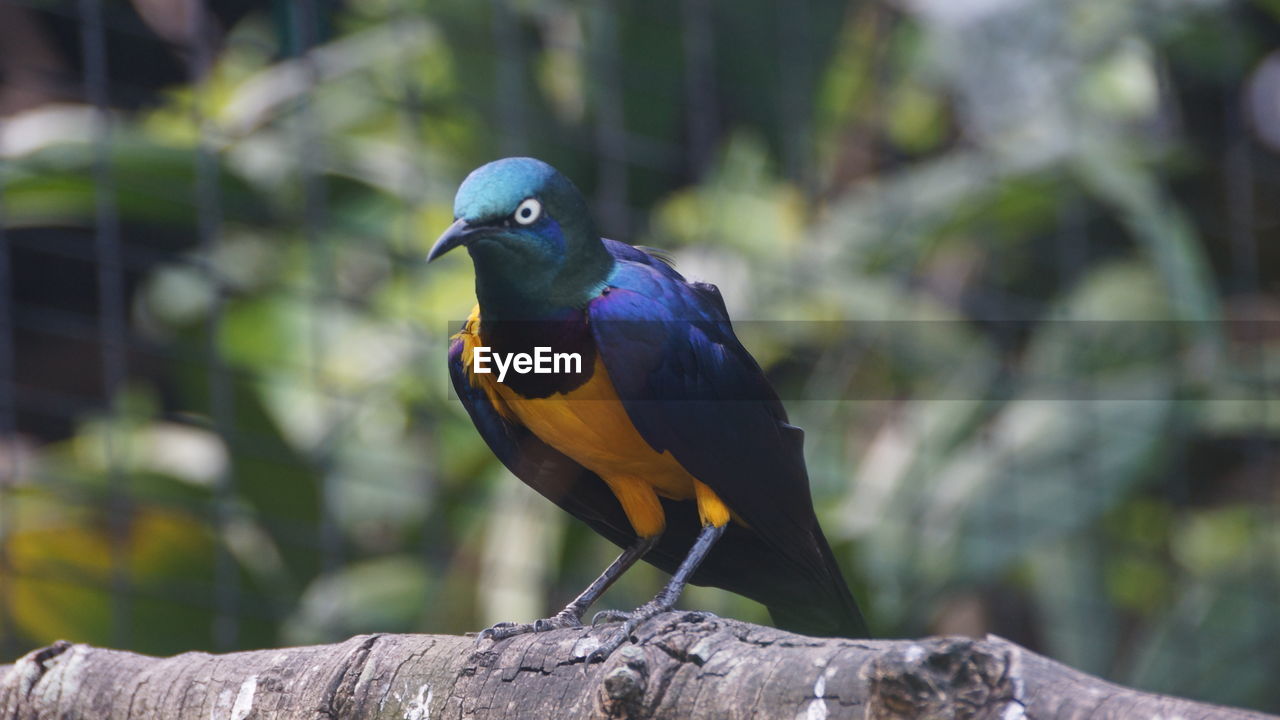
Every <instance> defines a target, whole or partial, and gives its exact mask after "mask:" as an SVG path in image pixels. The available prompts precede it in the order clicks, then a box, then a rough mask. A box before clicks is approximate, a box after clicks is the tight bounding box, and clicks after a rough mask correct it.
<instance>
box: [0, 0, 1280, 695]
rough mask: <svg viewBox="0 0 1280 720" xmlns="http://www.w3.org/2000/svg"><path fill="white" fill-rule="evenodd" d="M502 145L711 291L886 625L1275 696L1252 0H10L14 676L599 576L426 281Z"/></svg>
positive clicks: (4, 403)
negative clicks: (473, 387)
mask: <svg viewBox="0 0 1280 720" xmlns="http://www.w3.org/2000/svg"><path fill="white" fill-rule="evenodd" d="M512 154H530V155H536V156H538V157H541V158H543V159H545V160H547V161H549V162H551V163H553V164H554V165H556V166H558V167H559V168H560V169H561V170H563V171H564V172H565V173H566V174H568V175H569V176H570V177H572V178H573V179H574V180H575V181H576V182H577V183H578V184H579V185H580V186H581V187H582V188H583V190H584V191H585V192H586V193H587V194H588V196H589V197H590V198H591V200H592V201H593V204H594V207H595V209H596V211H597V213H598V217H599V220H600V223H601V225H602V227H603V228H604V230H605V231H606V232H607V233H608V234H609V235H610V236H612V237H616V238H619V239H623V240H627V241H630V242H633V243H637V244H645V245H652V246H657V247H660V248H664V249H667V250H669V251H671V253H672V255H673V256H674V258H675V262H676V263H677V266H678V267H679V268H680V269H681V270H682V271H684V272H685V273H686V275H689V276H691V277H694V278H698V279H703V280H708V281H711V282H715V283H717V284H718V285H719V286H720V287H721V289H722V291H723V294H724V297H725V299H726V301H727V302H728V305H729V309H730V312H731V313H732V314H733V316H734V317H735V318H736V319H737V320H738V322H737V327H738V329H739V334H740V335H741V336H742V338H743V340H744V342H745V343H746V344H747V346H748V347H749V348H750V349H751V351H752V352H753V353H754V354H755V355H756V356H757V358H759V359H760V361H761V362H762V364H763V365H764V366H765V367H766V368H767V369H768V371H769V373H770V376H771V377H772V379H773V380H774V382H775V384H776V385H777V386H778V388H779V391H780V393H781V394H782V395H783V397H784V399H785V401H786V403H787V405H788V408H789V410H790V412H791V414H792V420H793V421H794V422H796V423H797V424H799V425H801V426H802V427H804V428H805V429H806V430H807V433H808V441H807V455H808V458H809V467H810V474H811V476H812V485H813V492H814V495H815V500H816V502H817V504H818V509H819V515H820V517H821V519H822V521H823V525H824V527H825V529H826V532H827V534H828V536H829V537H830V539H831V541H832V543H833V545H835V547H836V551H837V553H838V555H839V557H840V559H841V561H842V563H843V567H844V571H845V573H846V576H847V577H848V578H849V580H850V582H851V583H852V584H853V586H854V588H855V594H856V595H857V596H858V598H859V599H860V601H861V603H862V604H863V607H864V609H865V611H866V613H867V615H868V618H869V620H870V622H871V625H872V627H873V629H874V630H875V631H876V633H877V634H878V635H880V636H888V637H895V636H918V635H923V634H927V633H971V634H981V633H986V632H995V633H998V634H1000V635H1002V636H1004V637H1007V638H1010V639H1012V640H1014V641H1017V642H1019V643H1022V644H1024V645H1027V646H1029V647H1031V648H1033V649H1035V650H1037V651H1039V652H1042V653H1045V654H1048V655H1050V656H1052V657H1054V658H1056V659H1058V660H1061V661H1063V662H1065V663H1068V664H1070V665H1073V666H1075V667H1077V668H1080V669H1082V670H1085V671H1088V672H1091V673H1097V674H1099V675H1102V676H1103V677H1106V678H1109V679H1112V680H1115V681H1117V682H1120V683H1124V684H1127V685H1134V686H1137V687H1139V688H1145V689H1151V690H1158V691H1168V692H1176V693H1177V694H1180V695H1184V696H1189V697H1192V698H1197V699H1203V700H1211V701H1217V702H1223V703H1230V704H1236V705H1242V706H1248V707H1253V708H1258V709H1263V710H1270V711H1272V712H1277V711H1280V685H1277V683H1276V682H1275V678H1276V677H1278V676H1280V522H1278V520H1280V354H1278V353H1280V2H1276V0H1252V1H1248V0H1240V1H1238V2H1228V1H1226V0H1133V1H1131V2H1115V0H898V1H896V2H885V1H871V0H857V1H844V2H841V1H826V0H821V1H820V0H799V1H795V0H791V1H784V0H737V1H736V2H713V1H712V0H654V1H650V2H644V3H640V2H634V3H624V2H616V1H603V2H577V1H573V0H511V1H510V2H509V1H508V0H493V1H492V2H474V1H465V0H432V1H430V2H418V1H413V0H361V1H360V2H355V1H348V2H341V1H337V0H211V1H209V2H201V1H200V0H169V1H167V2H166V1H162V0H131V1H126V0H78V1H73V0H0V663H3V662H10V661H12V660H13V659H14V658H16V657H18V656H19V655H20V654H22V653H23V652H25V651H27V650H30V649H32V648H34V647H37V646H40V645H42V644H45V643H49V642H51V641H53V640H55V639H58V638H66V639H70V640H73V641H81V642H90V643H96V644H102V645H109V646H114V647H120V648H130V649H135V650H138V651H142V652H147V653H161V654H168V653H176V652H181V651H185V650H191V649H205V650H214V651H228V650H235V649H240V648H258V647H268V646H279V645H290V644H299V643H316V642H329V641H335V640H339V639H343V638H345V637H348V636H350V635H352V634H354V633H360V632H369V631H388V632H417V631H421V632H438V633H461V632H464V631H474V630H477V629H480V628H482V627H485V626H487V625H489V624H491V623H493V622H496V621H499V620H525V619H531V618H534V617H541V616H544V615H546V614H547V613H548V612H550V611H552V610H554V609H557V608H559V607H560V606H561V605H562V604H563V603H564V602H566V601H567V600H568V599H570V598H571V597H572V596H573V594H574V593H576V592H577V591H578V590H579V589H581V587H583V586H584V585H585V584H586V583H587V582H589V581H590V580H591V579H592V578H594V577H595V575H596V573H598V572H599V571H600V569H601V568H603V567H604V565H605V564H606V563H607V562H608V561H609V560H610V559H612V557H613V555H614V554H615V553H616V550H615V549H614V548H612V547H611V546H609V545H608V544H607V543H605V542H604V541H603V540H601V539H599V538H597V537H596V536H594V535H593V534H591V533H590V532H589V531H587V530H585V528H584V527H583V526H580V525H579V524H577V523H576V522H574V521H572V520H571V519H569V518H568V517H567V516H566V515H564V514H563V513H561V512H560V511H559V510H557V509H556V508H554V507H553V506H552V505H551V504H550V503H548V502H546V501H544V500H542V499H541V498H539V497H538V496H536V495H534V493H533V492H532V491H531V490H529V489H527V488H526V487H524V486H523V485H522V484H521V483H519V482H518V481H516V480H515V479H514V478H513V477H511V476H510V475H509V474H508V473H507V472H506V471H505V470H504V469H503V468H502V467H501V466H500V465H499V464H498V463H497V461H496V460H495V459H494V457H493V456H492V455H491V453H490V452H489V451H488V449H487V448H486V447H485V446H484V444H483V442H482V441H481V439H480V437H479V436H478V434H477V433H476V432H475V431H474V429H473V428H472V426H471V423H470V421H469V420H468V418H467V417H466V415H465V413H464V411H463V409H462V407H461V406H460V404H459V403H458V402H457V401H456V399H455V398H454V397H452V395H451V391H450V389H449V384H448V379H447V372H446V369H445V354H446V346H447V338H448V334H449V331H450V324H451V323H456V322H457V321H459V320H461V319H463V318H464V317H465V316H466V314H467V313H468V312H469V310H470V308H471V306H472V304H473V302H474V295H473V293H472V287H471V285H472V275H471V268H470V264H469V262H467V260H466V259H465V258H464V257H462V256H461V255H457V256H456V257H455V256H450V257H449V258H447V259H446V260H444V261H441V262H440V263H436V264H433V265H432V267H431V268H430V269H427V268H425V267H424V266H423V263H422V258H423V257H424V256H425V254H426V251H427V249H428V248H429V247H430V245H431V243H432V242H433V240H434V239H435V238H436V236H437V235H438V234H439V233H440V232H441V231H442V230H443V229H444V228H445V227H446V226H447V225H448V224H449V222H450V220H451V203H452V197H453V192H454V190H455V188H456V187H457V184H458V183H459V182H460V181H461V179H462V178H463V177H464V176H465V174H466V173H467V172H468V171H469V170H470V169H471V168H473V167H475V166H477V165H479V164H481V163H483V162H486V161H489V160H492V159H495V158H497V157H501V156H504V155H512ZM662 579H663V577H662V576H661V574H660V573H658V572H657V571H656V570H654V569H652V568H649V567H647V566H645V567H638V568H636V569H635V570H634V571H632V572H631V573H629V574H628V575H627V576H626V577H625V578H624V579H623V580H622V581H621V582H620V583H619V584H618V586H617V587H616V588H615V589H614V590H612V591H611V592H610V593H609V595H608V596H607V597H606V598H605V600H604V601H603V603H602V605H601V606H602V607H621V608H630V607H632V606H635V605H637V604H639V603H641V602H643V601H644V600H646V599H648V598H649V597H650V596H651V594H652V593H653V592H654V591H655V590H656V589H657V588H658V586H659V584H660V583H661V581H662ZM683 605H684V606H685V607H697V608H703V609H709V610H713V611H715V612H717V613H721V614H725V615H730V616H733V617H738V618H742V619H746V620H752V621H757V622H767V616H766V615H765V614H764V613H763V611H762V609H761V608H760V607H759V606H756V605H753V604H751V603H750V602H748V601H746V600H743V599H741V598H738V597H736V596H733V595H729V594H727V593H723V592H720V591H716V590H710V589H702V588H697V589H693V590H692V591H690V592H688V593H687V594H686V596H685V598H684V600H683Z"/></svg>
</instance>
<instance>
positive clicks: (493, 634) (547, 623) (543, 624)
mask: <svg viewBox="0 0 1280 720" xmlns="http://www.w3.org/2000/svg"><path fill="white" fill-rule="evenodd" d="M575 627H582V619H581V618H579V617H578V616H576V615H574V614H572V613H566V612H559V613H556V614H555V615H552V616H551V617H549V618H542V619H540V620H534V621H533V622H531V623H513V622H500V623H494V624H493V625H492V626H490V627H488V628H485V629H484V630H481V631H480V632H479V633H477V634H476V642H477V643H479V642H481V641H483V640H493V641H495V642H497V641H498V640H506V639H507V638H513V637H515V636H517V635H525V634H527V633H539V632H549V631H551V630H562V629H565V628H575Z"/></svg>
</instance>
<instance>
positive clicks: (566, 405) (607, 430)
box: [457, 306, 736, 537]
mask: <svg viewBox="0 0 1280 720" xmlns="http://www.w3.org/2000/svg"><path fill="white" fill-rule="evenodd" d="M479 325H480V308H479V307H478V306H477V307H476V309H475V310H473V311H472V313H471V317H470V318H468V320H467V324H466V325H465V326H464V327H463V329H462V331H461V332H460V333H458V336H457V337H459V338H461V339H462V341H463V350H462V362H463V364H464V366H465V367H466V368H467V373H468V375H469V377H470V380H471V382H472V383H473V384H474V385H476V386H477V387H479V388H481V389H483V390H484V392H485V395H487V396H488V397H489V400H490V402H491V403H492V404H493V406H494V408H495V409H496V410H497V411H498V412H499V413H500V414H502V415H504V416H506V417H508V418H509V419H514V420H516V421H518V422H519V423H521V424H522V425H524V426H525V427H526V428H528V429H529V430H530V431H531V432H532V433H533V434H534V435H536V436H537V437H538V438H539V439H540V440H542V441H543V442H545V443H546V444H548V445H550V446H551V447H553V448H555V449H556V450H559V451H560V452H562V453H564V454H565V455H567V456H568V457H569V458H571V459H572V460H574V461H575V462H577V463H578V464H579V465H582V466H583V467H585V468H587V469H588V470H590V471H592V472H594V473H595V474H596V475H599V476H600V479H601V480H603V481H604V482H605V484H607V485H608V486H609V489H610V490H611V491H612V492H613V494H614V496H615V497H617V498H618V502H619V503H620V504H621V505H622V510H623V512H624V513H626V516H627V520H628V521H629V522H630V523H631V527H632V529H633V530H635V531H636V534H637V535H640V536H641V537H653V536H655V535H658V534H660V533H661V532H662V531H663V529H664V528H665V527H666V511H665V510H663V508H662V503H661V502H660V501H659V500H658V496H659V495H661V496H663V497H667V498H671V499H673V500H694V501H696V503H697V506H698V517H699V519H700V520H701V521H702V523H703V524H704V525H715V526H717V527H719V526H721V525H724V524H725V523H727V522H729V520H730V519H731V518H735V519H736V516H734V515H733V514H732V512H731V511H730V510H729V508H728V506H726V505H725V504H724V502H723V501H722V500H721V499H720V497H719V496H718V495H716V493H715V492H714V491H712V490H711V488H709V487H707V485H706V484H704V483H702V482H699V481H698V480H697V479H695V478H694V477H693V476H692V475H690V474H689V472H688V471H686V470H685V469H684V466H683V465H681V464H680V463H679V461H677V460H676V459H675V458H674V457H673V456H672V455H671V453H670V452H669V451H663V452H657V451H656V450H654V449H653V447H652V446H651V445H649V443H647V442H645V439H644V438H643V437H641V436H640V433H639V431H637V430H636V428H635V426H634V425H632V424H631V418H630V417H629V416H628V415H627V411H626V408H625V407H623V404H622V400H621V398H619V397H618V393H617V391H616V390H615V389H614V387H613V382H612V381H611V380H610V379H609V373H608V371H607V370H606V369H605V367H604V363H603V361H602V360H601V359H600V356H599V355H596V359H595V363H594V366H593V368H592V374H591V379H590V380H588V381H587V382H585V383H583V384H582V385H579V386H578V387H576V388H574V389H573V390H570V391H569V392H567V393H556V394H553V395H551V396H549V397H544V398H527V397H524V396H522V395H520V394H519V393H517V392H516V391H515V390H513V389H511V388H510V387H508V386H507V385H504V384H502V383H500V382H498V381H497V379H496V378H495V376H494V375H493V374H492V373H472V372H471V358H472V351H473V350H474V348H475V347H476V346H478V345H479V344H480V340H479V335H480V333H479Z"/></svg>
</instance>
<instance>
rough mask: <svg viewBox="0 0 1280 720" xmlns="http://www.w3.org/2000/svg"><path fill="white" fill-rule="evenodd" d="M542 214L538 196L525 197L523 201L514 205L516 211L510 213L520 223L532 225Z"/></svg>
mask: <svg viewBox="0 0 1280 720" xmlns="http://www.w3.org/2000/svg"><path fill="white" fill-rule="evenodd" d="M541 215H542V203H540V202H538V198H525V199H524V202H522V203H520V204H519V205H517V206H516V211H515V212H514V213H512V217H514V218H515V219H516V222H518V223H520V224H521V225H532V224H534V223H535V222H537V221H538V217H539V216H541Z"/></svg>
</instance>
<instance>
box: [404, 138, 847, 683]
mask: <svg viewBox="0 0 1280 720" xmlns="http://www.w3.org/2000/svg"><path fill="white" fill-rule="evenodd" d="M454 217H455V218H456V221H455V222H454V223H453V225H451V226H450V227H449V229H448V230H446V231H445V232H444V234H443V235H442V236H441V237H440V239H439V240H438V241H437V242H436V244H435V247H433V248H432V249H431V252H430V254H429V255H428V261H431V260H435V259H436V258H438V257H440V256H441V255H443V254H445V253H447V252H448V251H450V250H452V249H453V248H456V247H459V246H462V247H466V248H467V251H468V252H469V253H470V255H471V259H472V262H473V264H474V266H475V274H476V298H477V301H478V304H477V306H476V308H475V310H473V311H472V313H471V317H470V318H469V319H468V320H467V322H466V324H465V326H464V327H463V329H462V330H461V332H459V333H458V334H457V335H455V336H454V338H453V341H452V343H451V345H450V349H449V368H450V375H451V377H452V380H453V384H454V387H455V388H456V390H457V393H458V395H459V397H460V398H461V399H462V402H463V404H464V405H465V406H466V408H467V411H468V413H469V414H470V415H471V419H472V420H473V421H474V422H475V425H476V428H477V429H478V430H479V431H480V434H481V435H482V436H483V437H484V439H485V441H486V442H487V443H488V444H489V447H490V448H491V449H492V450H493V452H494V453H495V454H496V455H497V456H498V458H499V459H501V460H502V462H503V463H504V464H505V465H506V466H507V467H508V468H509V469H510V470H511V472H512V473H514V474H515V475H516V477H518V478H520V479H521V480H522V481H524V482H525V483H526V484H528V485H529V486H530V487H532V488H533V489H534V490H537V491H538V492H539V493H541V494H542V495H544V496H545V497H547V498H548V499H549V500H551V501H552V502H554V503H556V504H557V505H559V506H560V507H561V508H563V509H564V510H566V511H567V512H569V514H571V515H573V516H574V517H576V518H578V519H579V520H581V521H583V522H585V523H586V524H587V525H588V526H590V527H591V528H592V529H593V530H595V531H596V532H598V533H600V534H601V535H603V536H604V537H606V538H608V539H609V540H610V541H612V542H614V543H615V544H617V545H618V546H619V547H621V548H623V551H622V554H621V555H619V556H618V559H617V560H615V561H614V562H613V563H612V564H611V565H609V567H608V568H606V569H605V570H604V572H603V573H602V574H601V575H600V577H599V578H598V579H597V580H596V581H595V582H593V583H591V585H590V586H589V587H587V588H586V590H584V591H583V592H582V593H581V594H580V595H578V597H577V598H575V599H574V600H573V601H572V602H571V603H569V604H568V606H566V607H565V608H564V609H563V610H561V611H560V612H558V613H556V614H555V615H553V616H551V617H549V618H545V619H542V620H538V621H536V622H533V623H523V624H516V623H499V624H498V625H495V626H493V627H492V628H489V629H488V630H486V631H485V632H484V633H482V636H484V637H492V638H495V639H502V638H506V637H511V636H513V635H517V634H520V633H525V632H531V631H541V630H549V629H553V628H563V627H576V626H579V625H580V624H581V620H582V615H583V613H584V612H585V611H586V609H587V608H588V607H590V606H591V605H592V604H593V603H594V602H595V601H596V599H597V598H598V597H599V596H600V595H601V594H602V593H603V592H604V591H605V590H606V589H608V587H609V586H610V585H611V584H612V583H613V582H614V581H615V580H617V578H618V577H619V576H620V575H622V573H623V572H625V571H626V570H627V568H629V567H631V566H632V565H633V564H635V562H636V561H637V560H641V559H643V560H645V561H647V562H650V563H652V564H653V565H656V566H657V567H659V568H661V569H662V570H664V571H666V572H668V573H671V574H672V577H671V580H670V582H668V583H667V585H666V586H665V587H664V588H663V589H662V591H661V592H659V593H658V595H657V596H656V597H655V598H654V599H653V600H651V601H650V602H648V603H646V604H644V605H642V606H641V607H639V608H637V609H636V610H634V611H632V612H617V611H606V612H604V613H600V614H598V615H597V616H596V617H597V620H599V619H601V618H605V619H609V620H621V621H622V622H623V626H622V628H620V629H619V630H618V631H617V632H616V633H614V634H612V635H611V636H609V638H608V640H606V641H605V642H604V643H603V645H602V646H601V647H600V648H599V649H598V650H596V651H595V653H594V656H595V657H596V658H599V657H604V656H607V655H608V654H609V653H611V652H612V651H613V650H614V649H616V648H617V647H618V646H619V645H621V644H622V643H623V642H625V641H626V640H627V639H628V638H629V637H630V636H631V633H632V632H633V631H634V630H635V628H636V627H638V626H639V625H640V624H641V623H643V622H644V621H646V620H647V619H649V618H651V617H653V616H654V615H656V614H658V613H660V612H663V611H666V610H669V609H671V608H672V607H673V605H674V604H675V602H676V600H677V598H678V597H679V595H680V592H681V590H682V589H683V588H684V586H685V584H686V583H690V582H691V583H694V584H698V585H711V586H715V587H720V588H724V589H726V590H729V591H732V592H735V593H739V594H741V595H744V596H746V597H748V598H751V599H753V600H756V601H758V602H760V603H763V604H764V605H765V606H767V607H768V609H769V613H770V615H771V617H772V618H773V620H774V622H775V624H777V625H778V626H779V627H782V628H784V629H787V630H792V631H795V632H800V633H805V634H811V635H839V636H846V637H865V636H866V635H867V628H866V625H865V624H864V622H863V619H862V615H861V614H860V613H859V611H858V607H857V605H856V604H855V602H854V600H853V597H852V595H851V594H850V592H849V588H848V587H847V586H846V585H845V582H844V579H843V578H842V576H841V573H840V569H839V566H838V565H837V563H836V560H835V557H834V556H833V555H832V552H831V548H830V546H829V545H828V544H827V541H826V538H825V537H824V536H823V534H822V530H821V529H820V528H819V526H818V520H817V517H816V516H815V515H814V511H813V503H812V500H811V498H810V494H809V480H808V476H807V474H806V472H805V464H804V456H803V450H802V445H803V432H802V431H801V430H800V429H799V428H797V427H795V426H793V425H791V424H789V423H788V422H787V415H786V412H785V410H784V409H783V407H782V403H781V402H780V401H779V399H778V397H777V395H776V393H775V392H774V391H773V389H772V388H771V387H770V385H769V383H768V381H767V380H766V379H765V376H764V373H763V372H762V371H761V370H760V366H759V365H757V364H756V362H755V360H754V359H753V358H752V357H751V355H750V354H748V353H747V351H746V349H744V348H743V346H742V344H741V343H739V342H738V339H737V337H736V336H735V335H734V333H733V329H732V327H731V326H730V322H729V317H728V314H727V313H726V311H725V306H724V302H723V300H722V299H721V297H720V292H719V290H718V289H716V287H715V286H714V285H709V284H705V283H697V282H688V281H686V280H685V279H684V277H682V276H681V275H680V274H679V273H678V272H676V270H674V269H673V268H672V267H670V266H669V265H668V264H666V263H665V262H662V261H661V260H659V259H658V258H656V257H654V256H653V255H650V254H649V253H647V252H645V251H644V250H641V249H639V248H635V247H632V246H629V245H626V244H624V243H620V242H615V241H613V240H608V239H604V238H601V237H600V236H599V234H598V233H597V231H596V226H595V223H594V222H593V220H592V216H591V212H590V210H589V208H588V207H587V203H586V201H585V200H584V199H583V197H582V194H581V193H580V192H579V191H578V189H577V188H576V187H575V186H574V185H573V183H572V182H570V181H569V180H568V179H567V178H565V177H564V176H563V175H561V174H560V173H559V172H557V171H556V170H555V169H554V168H552V167H551V166H550V165H547V164H546V163H544V162H542V161H540V160H535V159H533V158H506V159H503V160H498V161H496V162H492V163H489V164H488V165H484V166H483V167H480V168H479V169H477V170H475V171H474V172H472V173H471V175H469V176H468V177H467V179H466V180H465V181H464V182H463V183H462V186H461V187H460V188H459V189H458V194H457V197H456V199H455V201H454ZM477 347H484V348H486V350H485V353H484V355H485V357H494V356H503V355H505V356H507V357H515V354H518V353H529V354H532V353H533V352H534V351H535V349H536V348H538V347H546V348H551V349H552V350H553V351H554V352H555V353H565V354H566V356H567V355H568V354H577V355H578V356H579V357H580V358H581V359H582V362H581V367H580V368H573V369H575V370H579V371H577V372H573V371H562V372H553V373H543V374H539V373H532V372H527V373H517V372H511V373H508V374H507V375H506V377H505V378H504V379H503V381H502V382H499V381H498V380H497V377H498V376H497V374H496V373H492V372H490V373H481V372H476V366H475V364H474V362H473V361H474V359H475V356H476V352H477V351H476V348H477Z"/></svg>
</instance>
